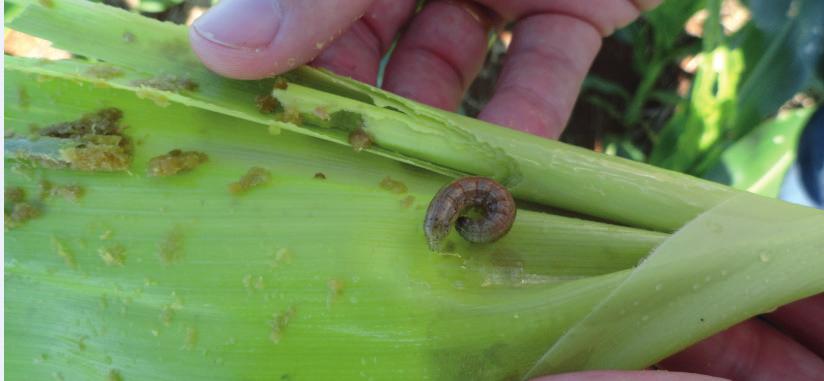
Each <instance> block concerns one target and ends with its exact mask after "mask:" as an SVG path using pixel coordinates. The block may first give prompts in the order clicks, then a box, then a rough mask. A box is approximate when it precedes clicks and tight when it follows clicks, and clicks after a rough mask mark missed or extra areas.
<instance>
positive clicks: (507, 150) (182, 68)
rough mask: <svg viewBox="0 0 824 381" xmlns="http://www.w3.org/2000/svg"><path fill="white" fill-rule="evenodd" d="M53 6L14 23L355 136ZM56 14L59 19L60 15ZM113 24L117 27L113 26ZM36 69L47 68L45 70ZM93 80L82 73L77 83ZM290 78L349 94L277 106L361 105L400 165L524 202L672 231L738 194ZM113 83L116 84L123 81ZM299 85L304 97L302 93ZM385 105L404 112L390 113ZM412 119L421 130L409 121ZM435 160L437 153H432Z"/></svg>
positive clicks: (76, 8)
mask: <svg viewBox="0 0 824 381" xmlns="http://www.w3.org/2000/svg"><path fill="white" fill-rule="evenodd" d="M55 3H56V5H55V9H46V8H43V7H42V6H40V5H39V4H31V5H30V6H29V7H28V9H27V10H26V11H25V12H24V13H23V14H22V15H20V16H19V17H18V18H16V19H15V20H14V21H13V22H12V24H11V26H12V27H13V28H19V29H20V30H21V31H24V32H27V33H31V34H34V35H37V36H39V37H41V38H45V39H48V40H52V41H54V42H55V45H56V46H58V47H62V48H65V49H68V50H71V51H76V52H78V53H81V54H84V55H87V56H90V57H95V58H98V59H101V60H104V61H107V62H111V63H115V64H121V65H124V66H127V67H131V68H134V69H137V70H140V71H142V72H144V73H145V74H146V75H147V77H156V76H158V75H163V74H168V73H176V74H180V73H187V74H188V75H189V76H190V77H191V78H192V79H193V80H194V81H195V82H197V83H198V84H199V86H200V89H199V91H198V92H196V93H193V94H186V95H185V97H186V98H189V99H192V100H200V101H203V102H194V101H192V102H189V103H188V104H191V105H193V106H196V107H206V108H208V109H211V110H214V111H217V112H222V113H226V114H227V115H232V116H235V117H238V118H243V119H246V120H250V121H255V122H259V123H263V124H267V125H271V124H277V125H278V126H280V127H282V128H283V129H289V130H293V131H295V132H299V133H303V134H309V135H312V136H315V137H318V138H323V139H327V140H331V141H335V142H338V143H345V141H346V135H345V134H344V132H348V131H340V130H337V129H329V128H325V129H324V128H312V126H304V127H299V126H296V125H291V124H289V123H278V122H275V121H274V120H273V119H271V118H268V117H266V118H265V117H262V116H261V115H260V114H259V113H258V111H257V110H256V109H255V108H254V98H255V96H257V95H260V94H262V93H265V91H264V90H265V89H267V88H271V81H263V82H252V81H232V80H227V79H223V78H219V77H218V76H216V75H213V74H211V73H209V72H208V71H206V69H205V68H204V67H202V65H200V64H199V63H197V61H196V59H195V58H194V56H193V54H192V53H191V51H189V49H188V45H187V42H186V29H185V28H183V27H178V26H173V25H171V24H161V23H158V22H156V21H148V20H144V19H142V18H140V17H139V16H137V15H133V14H129V13H126V12H122V11H120V10H116V9H113V8H105V7H100V6H97V5H89V3H86V2H81V1H77V0H62V1H56V2H55ZM57 9H59V10H60V12H56V10H57ZM112 19H115V20H118V22H117V23H114V22H111V20H112ZM127 30H128V31H129V32H130V33H132V34H133V36H135V39H134V40H133V41H135V42H132V43H128V42H125V41H124V40H123V39H122V34H123V33H125V32H126V31H127ZM91 36H95V37H94V39H95V44H88V43H85V41H87V40H89V39H90V38H92V37H91ZM98 36H99V37H100V38H98ZM138 42H139V43H138ZM31 70H34V69H31ZM39 70H50V69H48V66H45V67H41V68H40V69H39ZM147 71H151V73H149V72H147ZM86 77H88V76H83V75H80V76H79V77H78V79H81V80H82V79H83V78H86ZM289 78H290V80H291V81H296V82H299V83H301V84H305V85H308V86H310V87H312V88H313V89H320V90H322V91H329V92H331V93H334V94H340V95H342V96H343V97H336V96H334V95H332V94H328V93H312V92H311V91H314V90H312V89H309V88H303V87H301V86H290V87H289V89H293V90H294V89H298V91H290V90H289V89H287V90H286V91H285V94H279V95H278V98H279V100H281V101H283V102H284V103H289V104H290V105H291V101H294V100H295V98H294V97H293V98H292V100H291V101H290V100H289V99H281V98H284V97H291V96H295V97H298V98H297V99H298V100H300V101H304V100H311V101H313V104H316V103H318V102H322V103H324V104H325V103H332V104H339V103H347V104H348V106H351V107H356V106H355V105H357V107H358V108H359V109H360V110H366V111H368V112H369V113H370V114H369V115H371V116H377V115H381V116H382V118H381V120H380V122H381V123H371V124H373V125H370V126H368V127H370V133H371V134H372V137H373V138H374V140H376V141H377V142H378V143H379V144H378V147H377V149H376V153H379V154H383V155H385V156H388V157H392V158H394V159H398V160H403V159H404V158H407V161H408V162H411V163H414V164H415V165H420V166H424V167H425V168H427V169H430V170H438V169H442V170H441V171H440V172H441V173H447V172H448V171H449V169H451V173H452V174H455V173H472V174H481V175H492V176H500V179H501V180H504V181H507V182H508V183H509V184H508V185H509V186H510V188H511V189H512V191H513V193H514V194H515V195H516V196H517V197H519V198H523V199H526V200H530V201H535V202H538V203H543V204H547V205H551V206H555V207H560V208H564V209H569V210H573V211H576V212H580V213H584V214H590V215H595V216H600V217H601V218H607V219H610V220H614V221H617V222H621V223H625V224H629V225H633V226H640V227H645V228H651V229H655V230H662V231H672V230H675V229H677V228H678V227H680V226H681V225H682V224H683V223H685V222H686V221H689V220H690V219H692V218H694V217H695V216H696V215H698V214H700V213H701V212H702V211H704V210H706V209H707V208H710V207H712V206H714V205H716V204H718V203H719V202H721V201H723V200H724V199H726V198H728V197H730V196H731V195H732V194H734V192H731V191H730V189H729V188H724V187H719V186H717V185H716V184H713V183H710V182H705V181H702V180H698V179H694V178H691V177H688V176H685V175H682V174H679V173H675V172H668V171H664V170H660V169H657V168H654V167H650V166H646V165H643V164H640V163H635V162H632V161H629V160H623V159H619V158H613V157H608V156H606V155H599V154H596V153H593V152H591V151H587V150H584V149H580V148H577V147H572V146H568V145H565V144H562V143H558V142H555V141H550V140H547V139H541V138H537V137H534V136H531V135H528V134H525V133H521V132H518V131H515V130H511V129H506V128H501V127H497V126H494V125H490V124H487V123H484V122H481V121H478V120H475V119H470V118H466V117H462V116H460V115H457V114H453V113H448V112H444V111H441V110H436V109H434V108H431V107H427V106H424V105H420V104H417V103H415V102H412V101H410V100H407V99H404V98H402V97H399V96H396V95H393V94H389V93H386V92H383V91H381V90H379V89H376V88H373V87H370V86H368V85H366V84H362V83H358V82H356V81H353V80H348V79H344V78H341V77H337V76H333V75H331V74H328V73H325V72H321V71H318V70H313V69H310V68H301V69H300V70H298V71H296V72H295V75H292V76H290V77H289ZM111 82H113V83H117V80H116V79H115V80H113V81H111ZM301 88H303V89H305V90H306V91H302V90H299V89H301ZM306 95H312V96H315V95H320V96H322V99H316V98H314V97H310V98H309V99H306ZM347 98H349V99H347ZM168 99H169V100H170V101H175V102H177V101H182V99H181V98H180V97H172V96H169V97H168ZM296 107H298V108H299V109H300V110H301V111H302V112H303V113H304V114H310V113H312V112H314V111H315V107H314V106H313V107H312V108H308V106H307V105H304V104H300V105H296ZM385 107H391V108H392V109H394V110H398V111H401V112H400V113H398V112H395V111H392V110H385V109H384V108H385ZM327 111H328V110H327ZM390 111H392V114H390V113H389V112H390ZM411 116H414V121H415V123H410V119H409V117H411ZM423 143H437V144H436V146H437V147H444V146H447V147H449V148H450V149H451V151H452V152H451V154H450V155H446V156H444V155H443V154H442V153H441V152H440V151H435V150H434V149H429V150H428V151H421V146H420V144H423ZM453 147H454V148H455V149H452V148H453ZM381 148H383V149H384V151H381ZM422 154H423V155H422ZM429 154H432V156H427V155H429ZM420 155H422V156H420ZM490 158H492V159H491V160H490ZM572 163H574V165H571V164H572ZM452 165H458V166H457V167H453V166H452ZM583 177H586V178H587V179H588V181H586V183H585V184H581V182H580V180H579V179H581V178H583ZM639 193H641V194H644V195H645V198H644V200H643V202H639V198H638V197H636V196H637V195H638V194H639ZM682 195H690V196H689V197H682ZM645 208H652V209H658V210H668V211H669V213H646V212H644V209H645Z"/></svg>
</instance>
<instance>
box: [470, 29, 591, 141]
mask: <svg viewBox="0 0 824 381" xmlns="http://www.w3.org/2000/svg"><path fill="white" fill-rule="evenodd" d="M600 47H601V34H600V33H599V32H598V30H596V29H595V28H594V27H593V26H592V24H590V23H588V22H586V21H582V20H581V19H578V18H575V17H570V16H566V15H559V14H539V15H535V16H530V17H527V18H525V19H523V20H521V21H519V22H518V23H517V24H516V25H515V28H514V29H513V39H512V43H511V44H510V46H509V51H508V52H507V57H506V60H505V61H504V67H503V70H502V71H501V75H500V77H499V78H498V84H497V86H496V89H495V95H494V96H493V97H492V99H491V100H490V101H489V103H488V104H487V105H486V107H484V109H483V110H482V111H481V113H480V114H479V115H478V118H480V119H483V120H486V121H489V122H492V123H496V124H500V125H503V126H507V127H510V128H514V129H517V130H521V131H524V132H529V133H532V134H535V135H539V136H544V137H548V138H551V139H557V138H558V136H560V135H561V132H562V131H563V129H564V126H565V125H566V122H567V120H568V119H569V115H570V113H571V112H572V106H573V105H574V104H575V99H576V98H577V96H578V93H579V91H580V89H581V83H582V82H583V80H584V77H585V76H586V74H587V71H588V70H589V67H590V65H591V64H592V61H593V60H594V59H595V55H596V54H597V52H598V49H599V48H600Z"/></svg>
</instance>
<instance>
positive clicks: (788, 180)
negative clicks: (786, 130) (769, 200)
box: [778, 106, 824, 209]
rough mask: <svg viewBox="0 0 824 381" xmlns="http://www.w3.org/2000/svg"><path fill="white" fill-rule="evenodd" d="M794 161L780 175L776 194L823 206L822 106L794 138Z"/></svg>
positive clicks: (787, 198)
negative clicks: (784, 173) (783, 175)
mask: <svg viewBox="0 0 824 381" xmlns="http://www.w3.org/2000/svg"><path fill="white" fill-rule="evenodd" d="M797 152H798V154H797V155H796V162H795V164H793V166H792V167H791V168H790V170H789V171H788V172H787V175H786V176H785V177H784V182H783V183H782V184H781V192H780V193H779V195H778V197H779V198H781V199H782V200H785V201H789V202H792V203H795V204H801V205H806V206H812V207H814V208H819V209H824V106H821V107H819V109H818V110H817V111H816V112H815V114H813V116H812V117H810V120H809V121H808V122H807V126H806V127H804V131H803V132H802V133H801V136H800V138H799V140H798V151H797Z"/></svg>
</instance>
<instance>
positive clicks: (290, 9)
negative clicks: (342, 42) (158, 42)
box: [189, 0, 372, 79]
mask: <svg viewBox="0 0 824 381" xmlns="http://www.w3.org/2000/svg"><path fill="white" fill-rule="evenodd" d="M371 2H372V0H314V1H301V0H222V1H221V2H220V3H218V4H217V5H216V6H215V7H214V8H212V9H210V10H209V11H208V12H206V14H204V15H203V16H201V17H200V18H198V19H197V20H195V22H194V23H193V24H192V28H191V29H190V30H189V42H190V43H191V45H192V49H193V50H194V52H195V54H197V55H198V57H200V59H201V60H202V61H203V63H204V64H205V65H206V66H207V67H208V68H209V69H211V70H213V71H215V72H217V73H218V74H221V75H225V76H227V77H232V78H238V79H257V78H263V77H267V76H270V75H274V74H278V73H282V72H285V71H287V70H289V69H292V68H293V67H295V66H297V65H299V64H302V63H306V62H308V61H310V60H312V58H314V57H315V56H316V55H317V54H318V53H320V51H321V50H322V49H323V47H325V46H328V45H329V43H330V42H332V41H333V40H334V39H335V38H336V37H337V36H339V35H340V34H341V33H343V31H344V30H346V28H348V27H349V25H350V24H352V23H353V22H354V21H356V20H357V19H358V18H360V16H361V15H362V14H363V13H364V11H365V10H366V8H367V7H369V4H370V3H371Z"/></svg>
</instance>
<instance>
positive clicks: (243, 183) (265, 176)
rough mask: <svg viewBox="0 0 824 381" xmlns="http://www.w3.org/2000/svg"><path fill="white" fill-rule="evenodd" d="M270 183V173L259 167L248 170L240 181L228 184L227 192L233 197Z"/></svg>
mask: <svg viewBox="0 0 824 381" xmlns="http://www.w3.org/2000/svg"><path fill="white" fill-rule="evenodd" d="M270 181H272V173H271V172H269V171H268V170H266V169H265V168H261V167H252V168H249V171H248V172H246V174H245V175H243V177H241V178H240V180H238V181H236V182H234V183H231V184H229V192H231V193H232V194H234V195H239V194H242V193H246V192H247V191H248V190H249V189H251V188H254V187H256V186H260V185H263V184H266V183H268V182H270Z"/></svg>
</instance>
